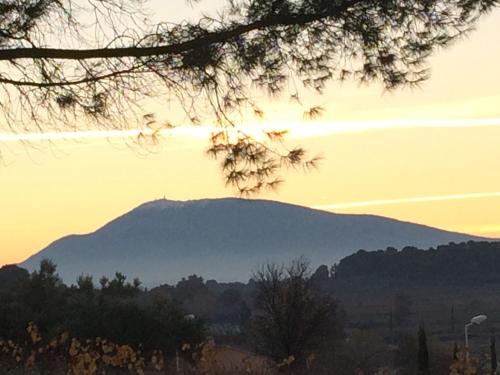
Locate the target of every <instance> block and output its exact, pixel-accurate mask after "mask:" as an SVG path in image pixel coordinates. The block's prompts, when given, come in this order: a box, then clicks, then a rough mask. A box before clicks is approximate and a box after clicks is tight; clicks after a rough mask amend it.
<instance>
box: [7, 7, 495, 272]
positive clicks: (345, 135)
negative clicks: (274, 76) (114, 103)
mask: <svg viewBox="0 0 500 375" xmlns="http://www.w3.org/2000/svg"><path fill="white" fill-rule="evenodd" d="M153 3H154V4H157V5H156V6H162V5H159V4H163V3H164V2H160V1H154V2H153ZM168 3H169V4H170V5H169V7H170V8H168V9H167V8H163V11H164V13H165V14H171V13H170V11H172V12H173V10H174V9H177V11H176V13H175V14H176V15H175V17H177V18H179V17H181V18H183V17H189V16H190V14H191V13H190V12H193V10H191V9H190V8H189V7H188V6H186V5H185V2H184V1H183V0H175V1H173V0H172V1H169V2H168ZM212 3H214V4H215V3H218V4H220V1H208V0H207V1H205V2H204V3H203V4H205V6H208V5H213V4H212ZM207 4H208V5H207ZM163 7H164V5H163ZM178 9H185V13H180V12H179V11H178ZM175 17H174V18H175ZM499 35H500V11H498V10H497V11H496V12H495V13H493V14H491V15H489V16H488V17H486V18H484V19H483V21H482V22H481V23H480V24H479V27H478V30H477V31H476V32H474V33H473V34H471V35H470V36H469V37H468V38H467V39H465V40H462V41H460V42H458V43H456V44H455V45H454V46H452V47H451V48H449V49H447V50H445V51H441V52H440V53H439V54H437V55H436V56H435V57H434V58H432V59H431V60H430V66H431V68H432V76H431V78H430V80H429V81H427V82H425V83H424V84H423V85H422V87H421V88H419V89H413V90H410V89H406V90H399V91H396V92H392V93H384V91H383V89H382V87H381V86H379V85H377V84H374V85H371V86H358V85H357V84H354V83H344V84H338V83H336V82H332V83H331V84H330V85H329V87H328V89H327V91H326V92H325V94H324V95H323V96H314V95H310V96H308V97H306V102H307V103H310V104H311V105H313V104H320V105H322V106H324V108H325V109H326V113H325V115H324V116H323V117H322V118H320V119H318V120H317V121H313V122H311V121H305V120H303V116H302V111H303V109H301V108H297V107H292V106H291V104H290V102H289V99H288V98H287V97H283V98H277V99H270V98H267V97H265V96H264V94H262V98H261V100H262V102H265V103H266V104H265V105H263V109H264V110H265V113H266V117H265V124H266V125H267V126H276V127H287V128H289V129H291V130H292V132H291V135H290V139H289V143H290V144H300V145H302V146H304V147H305V148H306V149H308V150H309V152H310V153H311V155H315V154H320V155H322V156H323V158H324V159H323V161H322V162H321V164H320V168H319V170H318V171H312V172H308V173H303V172H302V171H293V170H292V171H288V172H286V171H284V173H283V177H284V179H285V181H286V182H285V184H284V185H283V186H282V187H281V188H280V189H279V190H278V191H277V192H269V193H264V194H262V195H260V196H259V197H258V198H266V199H273V200H279V201H284V202H290V203H295V204H300V205H306V206H311V207H317V208H321V209H327V210H332V211H334V212H339V213H369V214H376V215H383V216H388V217H393V218H397V219H401V220H405V221H412V222H417V223H422V224H427V225H431V226H436V227H439V228H443V229H448V230H453V231H460V232H467V233H472V234H478V235H483V236H489V237H500V74H499V72H498V67H499V66H500V43H498V36H499ZM132 135H133V134H132ZM204 135H205V132H204V131H203V130H185V131H178V132H175V131H174V132H172V133H168V134H164V136H163V137H162V141H161V144H160V145H159V146H155V147H149V148H147V149H142V148H140V147H137V146H134V145H133V142H132V141H131V139H133V138H131V139H128V140H127V139H126V138H122V135H118V134H108V133H84V134H65V135H64V137H62V138H66V139H67V140H61V139H58V138H61V137H60V136H58V135H56V134H46V135H43V136H37V137H38V139H35V138H36V137H35V138H30V136H25V139H27V140H31V143H30V145H25V144H23V143H20V142H19V141H16V139H19V138H22V137H20V136H19V135H13V134H8V133H0V152H1V154H2V163H1V164H0V265H1V264H5V263H13V262H19V261H22V260H24V259H25V258H27V257H28V256H29V255H31V254H33V253H34V252H37V251H39V250H41V249H42V248H43V247H45V246H46V245H48V244H49V243H50V242H52V241H54V240H56V239H57V238H59V237H61V236H64V235H67V234H72V233H86V232H90V231H93V230H95V229H97V228H99V227H100V226H102V225H103V224H105V223H106V222H107V221H109V220H111V219H113V218H115V217H116V216H118V215H121V214H123V213H125V212H127V211H129V210H130V209H132V208H134V207H135V206H137V205H139V204H141V203H143V202H145V201H149V200H153V199H159V198H163V197H166V198H167V199H174V200H188V199H199V198H215V197H224V196H231V195H234V191H232V190H231V189H230V188H226V187H225V186H224V182H223V179H222V176H221V174H220V170H219V166H218V164H217V162H215V161H213V160H211V159H210V158H208V157H207V156H206V155H205V154H204V150H205V149H206V146H207V140H206V138H205V137H204ZM41 138H42V139H44V140H40V139H41ZM68 138H73V139H69V140H68ZM47 140H51V142H50V143H48V142H47ZM214 219H216V218H214Z"/></svg>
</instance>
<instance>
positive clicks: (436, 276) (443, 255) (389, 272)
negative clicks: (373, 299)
mask: <svg viewBox="0 0 500 375" xmlns="http://www.w3.org/2000/svg"><path fill="white" fill-rule="evenodd" d="M499 269H500V242H484V241H483V242H473V241H469V242H466V243H452V244H448V245H442V246H438V247H437V248H435V249H434V248H433V249H429V250H420V249H417V248H416V247H405V248H403V249H402V251H397V250H396V249H394V248H389V249H386V250H385V251H382V250H380V251H372V252H367V251H358V252H357V253H355V254H352V255H350V256H347V257H345V258H344V259H342V260H341V261H340V262H339V264H338V265H337V266H336V268H335V277H334V279H333V280H332V282H334V283H337V284H340V285H341V286H342V287H346V288H350V287H354V288H357V287H360V286H363V287H366V286H384V287H394V286H397V288H401V287H416V286H417V287H422V286H429V285H432V286H447V287H452V286H469V287H470V286H472V287H484V286H485V285H488V284H500V272H498V270H499Z"/></svg>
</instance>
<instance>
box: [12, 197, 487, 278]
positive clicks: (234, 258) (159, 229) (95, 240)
mask: <svg viewBox="0 0 500 375" xmlns="http://www.w3.org/2000/svg"><path fill="white" fill-rule="evenodd" d="M469 240H484V238H482V237H477V236H470V235H467V234H463V233H455V232H450V231H445V230H440V229H436V228H433V227H430V226H426V225H422V224H414V223H410V222H405V221H401V220H396V219H390V218H385V217H382V216H376V215H358V214H355V215H353V214H336V213H331V212H328V211H322V210H316V209H312V208H308V207H304V206H299V205H294V204H288V203H283V202H275V201H269V200H262V199H259V200H250V199H240V198H220V199H199V200H188V201H172V200H166V199H159V200H154V201H150V202H145V203H143V204H141V205H139V206H137V207H136V208H134V209H132V210H130V211H128V212H126V213H124V214H123V215H120V216H118V217H117V218H115V219H113V220H111V221H109V222H108V223H106V224H104V225H103V226H101V227H99V228H98V229H96V230H95V231H94V232H91V233H86V234H73V235H68V236H64V237H62V238H60V239H58V240H56V241H54V242H52V243H51V244H49V245H48V246H47V247H45V248H44V249H42V250H41V251H39V252H38V253H36V254H35V255H33V256H31V257H30V258H28V259H27V260H25V261H24V262H22V263H21V266H23V267H26V268H28V269H29V270H33V269H35V268H36V267H37V265H38V263H39V261H40V260H41V259H43V258H50V259H52V260H53V261H54V262H55V263H56V264H58V265H59V272H60V273H61V276H62V277H63V279H64V280H65V281H66V282H68V281H69V282H74V280H75V279H76V277H77V276H78V275H79V274H82V273H85V274H93V275H94V276H96V277H100V276H102V275H107V276H109V275H112V274H113V273H114V272H115V271H121V272H124V273H125V274H127V275H129V276H131V277H139V278H140V279H141V280H143V281H144V282H145V283H146V284H150V283H162V282H171V281H173V280H175V279H177V280H178V279H180V278H181V277H184V276H187V275H188V274H193V273H196V274H199V275H201V276H203V277H205V278H216V279H222V280H239V281H246V280H247V279H248V278H249V277H250V276H251V270H252V269H255V267H257V266H258V265H259V264H263V263H265V262H267V261H274V262H286V261H289V260H290V259H291V258H294V257H296V256H300V255H305V256H306V257H308V258H309V259H310V260H311V262H312V264H313V266H317V265H319V264H318V263H326V264H333V263H334V262H336V261H338V260H340V259H341V258H342V257H344V256H346V255H349V254H352V253H354V252H356V251H357V250H359V249H365V250H377V249H379V248H385V247H388V246H393V247H397V248H401V247H403V246H419V247H425V248H427V247H432V246H437V245H441V244H446V243H448V242H452V241H453V242H462V241H469Z"/></svg>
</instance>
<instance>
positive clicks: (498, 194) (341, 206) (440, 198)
mask: <svg viewBox="0 0 500 375" xmlns="http://www.w3.org/2000/svg"><path fill="white" fill-rule="evenodd" d="M480 198H500V191H494V192H488V193H465V194H450V195H431V196H425V197H408V198H399V199H380V200H371V201H358V202H344V203H332V204H326V205H320V206H315V207H314V208H316V209H320V210H345V209H351V208H360V207H373V206H390V205H397V204H408V203H428V202H444V201H454V200H465V199H480Z"/></svg>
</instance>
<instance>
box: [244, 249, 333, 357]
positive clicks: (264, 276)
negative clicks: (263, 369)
mask: <svg viewBox="0 0 500 375" xmlns="http://www.w3.org/2000/svg"><path fill="white" fill-rule="evenodd" d="M254 279H255V281H256V283H257V285H256V287H257V294H256V296H255V305H256V311H255V316H254V318H253V333H254V335H255V338H256V343H257V348H258V349H259V350H261V351H263V352H265V353H266V354H268V355H271V356H272V357H274V358H275V359H278V360H283V359H287V358H291V357H293V358H294V364H298V365H301V364H303V363H302V360H304V359H305V357H306V356H307V355H308V354H310V353H311V352H312V351H313V350H314V349H315V348H317V347H318V345H319V344H320V343H325V342H326V341H327V340H328V341H329V342H330V343H332V342H333V341H332V340H335V339H338V338H339V333H340V330H339V322H338V319H337V314H336V304H335V303H334V301H332V300H331V299H330V298H327V297H326V296H323V295H321V294H320V293H319V291H318V289H317V287H316V284H315V283H314V282H313V281H312V280H311V278H310V275H309V264H308V262H307V261H305V260H304V259H298V260H295V261H293V262H292V263H291V264H290V265H289V266H287V267H284V266H278V265H275V264H268V265H267V266H265V267H263V268H262V269H261V270H260V271H258V272H257V273H256V274H255V275H254ZM332 349H333V346H332Z"/></svg>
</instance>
